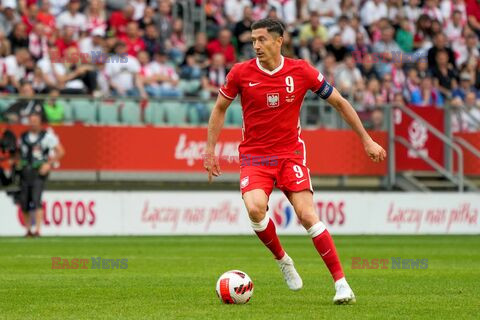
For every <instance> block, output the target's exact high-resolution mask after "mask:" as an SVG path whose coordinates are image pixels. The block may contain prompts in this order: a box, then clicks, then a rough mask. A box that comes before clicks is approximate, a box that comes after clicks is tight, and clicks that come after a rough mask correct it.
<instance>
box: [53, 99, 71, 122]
mask: <svg viewBox="0 0 480 320" xmlns="http://www.w3.org/2000/svg"><path fill="white" fill-rule="evenodd" d="M57 101H58V102H59V103H61V104H62V106H63V121H64V122H73V108H72V104H71V103H70V100H67V99H58V100H57Z"/></svg>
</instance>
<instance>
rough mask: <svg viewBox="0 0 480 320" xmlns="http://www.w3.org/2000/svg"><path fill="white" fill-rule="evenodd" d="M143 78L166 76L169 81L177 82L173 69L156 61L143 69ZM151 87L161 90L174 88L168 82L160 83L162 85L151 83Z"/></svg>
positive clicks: (176, 75) (177, 78)
mask: <svg viewBox="0 0 480 320" xmlns="http://www.w3.org/2000/svg"><path fill="white" fill-rule="evenodd" d="M144 70H145V76H146V77H151V76H154V75H163V76H168V77H169V78H170V79H171V80H174V81H178V80H179V77H178V74H177V72H176V71H175V68H173V67H171V66H169V65H167V64H162V63H159V62H157V61H153V62H150V63H149V64H148V65H147V66H146V67H145V69H144ZM151 86H153V87H163V88H173V87H174V86H173V85H172V84H171V83H170V82H166V81H165V82H162V83H152V84H151Z"/></svg>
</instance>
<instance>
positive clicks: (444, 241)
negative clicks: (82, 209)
mask: <svg viewBox="0 0 480 320" xmlns="http://www.w3.org/2000/svg"><path fill="white" fill-rule="evenodd" d="M334 239H335V241H336V244H337V249H338V251H339V254H340V257H341V260H342V263H343V265H344V269H345V272H346V275H347V279H348V280H349V283H350V285H351V287H352V289H353V290H354V291H355V293H356V296H357V304H356V305H350V306H335V305H333V304H332V297H333V295H334V290H333V283H332V279H331V278H330V275H329V274H328V271H327V269H326V267H325V266H324V264H323V261H322V260H321V258H320V257H319V255H318V254H317V253H316V251H315V249H314V247H313V246H312V243H311V240H310V239H309V238H308V237H307V236H304V237H300V236H298V237H297V236H288V237H287V236H282V237H281V240H282V243H283V245H284V247H285V249H286V251H287V252H288V253H289V254H290V256H291V257H292V258H293V259H294V261H295V263H296V266H297V269H298V272H299V273H300V275H301V276H302V277H303V281H304V288H303V289H302V290H301V291H299V292H291V291H289V290H288V288H287V286H286V284H285V283H284V281H283V278H282V276H281V274H280V271H279V270H278V267H277V265H276V263H275V262H274V261H273V258H272V256H271V254H270V253H269V252H268V251H267V249H266V248H265V247H263V245H261V244H260V242H259V240H258V239H257V238H256V237H254V236H243V237H242V236H239V237H58V238H48V237H45V238H39V239H23V238H0V270H1V271H0V318H1V319H359V318H362V319H363V318H370V319H383V318H388V319H391V318H393V319H407V318H409V319H410V318H415V319H452V318H455V319H468V318H471V319H479V318H478V316H479V312H480V290H479V286H480V237H479V236H335V237H334ZM54 256H59V257H61V258H69V259H72V258H85V259H91V257H98V256H99V257H102V258H105V259H122V258H126V259H128V268H127V269H123V270H122V269H115V270H102V269H100V270H98V269H78V270H68V269H66V270H52V261H51V257H54ZM352 257H361V258H368V259H372V258H378V259H381V258H387V259H390V258H391V257H401V258H405V259H428V268H427V269H423V270H422V269H413V270H412V269H405V270H398V269H391V263H390V264H389V269H383V270H382V269H365V270H362V269H360V270H358V269H352ZM88 267H89V268H90V267H91V262H89V264H88ZM230 269H240V270H242V271H244V272H246V273H248V274H249V275H250V277H251V278H252V280H253V282H254V285H255V289H254V294H253V297H252V300H251V301H250V302H249V303H248V304H246V305H222V304H221V303H220V301H219V299H218V298H217V297H216V294H215V283H216V281H217V278H218V277H219V276H220V274H222V273H223V272H225V271H227V270H230Z"/></svg>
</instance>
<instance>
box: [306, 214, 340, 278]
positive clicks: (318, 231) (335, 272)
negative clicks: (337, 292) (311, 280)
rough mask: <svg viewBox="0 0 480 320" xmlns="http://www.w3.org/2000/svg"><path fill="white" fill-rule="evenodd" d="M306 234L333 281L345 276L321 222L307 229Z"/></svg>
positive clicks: (331, 241)
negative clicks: (308, 235) (310, 237)
mask: <svg viewBox="0 0 480 320" xmlns="http://www.w3.org/2000/svg"><path fill="white" fill-rule="evenodd" d="M308 233H309V234H310V235H311V236H312V240H313V244H314V246H315V248H316V249H317V251H318V253H319V254H320V256H321V257H322V259H323V262H325V265H326V266H327V268H328V270H329V271H330V274H331V275H332V277H333V280H334V281H337V280H339V279H341V278H343V277H344V276H345V275H344V274H343V269H342V265H341V264H340V260H339V259H338V255H337V250H336V249H335V244H334V243H333V239H332V237H331V236H330V233H329V232H328V231H327V229H326V228H325V225H324V224H323V223H322V222H318V223H317V224H315V225H313V226H312V227H311V228H310V229H308Z"/></svg>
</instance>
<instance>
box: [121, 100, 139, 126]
mask: <svg viewBox="0 0 480 320" xmlns="http://www.w3.org/2000/svg"><path fill="white" fill-rule="evenodd" d="M120 118H121V119H122V123H124V124H130V125H138V124H141V123H142V116H141V110H140V105H139V102H138V101H131V100H129V101H125V103H124V104H123V106H122V107H121V108H120Z"/></svg>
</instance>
